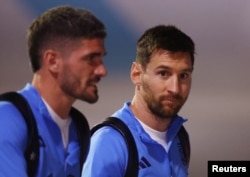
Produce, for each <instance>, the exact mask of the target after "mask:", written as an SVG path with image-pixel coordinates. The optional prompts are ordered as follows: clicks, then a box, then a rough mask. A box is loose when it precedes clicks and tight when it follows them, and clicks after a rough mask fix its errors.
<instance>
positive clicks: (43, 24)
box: [28, 6, 106, 72]
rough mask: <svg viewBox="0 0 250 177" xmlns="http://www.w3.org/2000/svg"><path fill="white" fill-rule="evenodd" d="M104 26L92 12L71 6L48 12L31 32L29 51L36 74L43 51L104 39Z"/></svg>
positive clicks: (39, 19)
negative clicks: (84, 41)
mask: <svg viewBox="0 0 250 177" xmlns="http://www.w3.org/2000/svg"><path fill="white" fill-rule="evenodd" d="M105 37H106V30H105V26H104V25H103V23H102V22H101V21H100V20H99V19H97V18H96V17H95V16H94V15H93V14H92V13H91V12H90V11H88V10H85V9H80V8H73V7H70V6H58V7H55V8H52V9H49V10H48V11H46V12H45V13H43V14H42V15H41V16H39V17H38V18H37V19H35V20H34V22H33V23H32V24H31V26H30V27H29V29H28V52H29V57H30V62H31V66H32V70H33V72H36V71H37V70H39V69H40V68H41V58H42V51H43V50H45V49H48V48H53V47H56V46H60V47H63V46H65V45H66V44H67V42H70V41H75V40H79V39H93V38H105Z"/></svg>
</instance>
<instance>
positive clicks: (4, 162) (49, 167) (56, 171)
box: [0, 84, 80, 177]
mask: <svg viewBox="0 0 250 177" xmlns="http://www.w3.org/2000/svg"><path fill="white" fill-rule="evenodd" d="M20 93H21V94H22V95H24V96H25V98H26V99H27V101H28V102H29V104H30V105H31V108H32V111H33V113H34V116H35V118H36V122H37V126H38V131H39V136H40V156H39V166H38V171H37V175H36V177H79V176H80V164H79V154H80V152H79V145H78V141H77V134H76V131H75V125H74V124H73V123H71V125H70V130H69V145H68V149H67V152H65V151H64V148H63V141H62V138H61V132H60V129H59V127H58V126H57V125H56V124H55V122H54V121H53V120H52V118H51V116H50V115H49V113H48V111H47V109H46V106H45V105H44V103H43V101H42V99H41V97H40V95H39V93H38V92H37V90H36V89H35V88H34V87H32V86H31V85H30V84H27V85H26V87H25V88H24V89H23V90H21V91H20ZM26 144H27V127H26V124H25V121H24V119H23V117H22V116H21V114H20V113H19V111H18V110H17V109H16V108H15V107H14V106H13V105H12V104H10V103H8V102H0V176H1V177H16V176H18V177H26V176H27V174H26V162H25V159H24V156H23V154H24V150H25V148H26Z"/></svg>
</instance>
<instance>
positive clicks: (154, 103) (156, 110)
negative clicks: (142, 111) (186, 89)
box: [142, 81, 187, 119]
mask: <svg viewBox="0 0 250 177" xmlns="http://www.w3.org/2000/svg"><path fill="white" fill-rule="evenodd" d="M142 89H143V90H144V92H145V94H144V95H143V98H144V100H145V102H146V104H147V107H148V109H149V110H150V111H151V113H153V115H155V116H157V117H159V118H160V119H172V118H174V117H175V116H176V115H177V114H178V112H179V111H180V109H181V108H182V106H183V104H184V103H185V101H186V99H187V98H183V97H182V96H181V95H179V94H173V93H168V95H166V96H165V95H164V96H160V97H159V98H156V97H155V95H154V91H153V90H152V89H151V87H150V86H149V84H148V83H147V82H145V81H143V83H142ZM167 100H171V101H172V102H171V103H167V104H164V101H167Z"/></svg>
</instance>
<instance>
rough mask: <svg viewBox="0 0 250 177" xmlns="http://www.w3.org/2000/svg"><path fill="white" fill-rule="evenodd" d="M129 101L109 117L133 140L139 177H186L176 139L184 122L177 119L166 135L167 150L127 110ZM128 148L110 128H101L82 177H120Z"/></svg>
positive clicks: (91, 146) (92, 141)
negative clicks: (121, 123)
mask: <svg viewBox="0 0 250 177" xmlns="http://www.w3.org/2000/svg"><path fill="white" fill-rule="evenodd" d="M129 105H130V102H127V103H125V104H124V106H123V108H121V109H120V110H118V111H117V112H115V113H114V114H113V115H112V116H115V117H118V118H120V119H122V120H123V121H124V122H125V123H126V124H127V126H128V127H129V129H130V131H131V132H132V134H133V136H134V139H135V141H136V145H137V149H138V153H139V175H138V177H187V176H188V168H187V166H186V164H185V161H184V160H183V159H184V155H183V153H182V152H183V150H182V147H181V145H180V141H179V138H178V136H177V133H178V130H179V129H180V127H181V125H182V124H183V123H184V122H185V121H186V119H183V118H181V117H179V116H176V117H175V118H174V119H173V121H172V123H171V124H170V126H169V128H168V132H167V143H168V149H167V152H166V150H165V149H164V148H163V147H162V146H161V145H160V144H158V143H157V142H155V141H154V140H153V139H152V138H151V137H150V136H149V135H148V134H147V133H146V132H145V131H144V129H143V128H142V126H141V125H140V123H139V122H138V120H137V119H136V118H135V117H134V115H133V113H132V112H131V110H130V108H129ZM127 159H128V153H127V147H126V144H125V141H124V139H123V137H122V136H121V135H120V134H119V132H117V131H116V130H114V129H112V128H111V127H107V126H106V127H102V128H100V129H99V130H97V131H96V132H95V133H94V135H93V136H92V138H91V145H90V151H89V155H88V158H87V160H86V162H85V164H84V167H83V171H82V177H123V176H124V174H125V170H126V166H127Z"/></svg>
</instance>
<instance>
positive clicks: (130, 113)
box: [82, 25, 195, 177]
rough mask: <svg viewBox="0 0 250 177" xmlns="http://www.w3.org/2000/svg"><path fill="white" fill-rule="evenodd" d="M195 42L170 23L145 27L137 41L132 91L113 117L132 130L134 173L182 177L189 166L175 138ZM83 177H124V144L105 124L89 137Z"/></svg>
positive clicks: (187, 85)
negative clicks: (135, 167) (136, 167)
mask: <svg viewBox="0 0 250 177" xmlns="http://www.w3.org/2000/svg"><path fill="white" fill-rule="evenodd" d="M194 53H195V46H194V42H193V41H192V39H191V38H190V37H189V36H187V35H186V34H185V33H183V32H182V31H180V30H179V29H177V28H176V27H175V26H172V25H169V26H165V25H158V26H155V27H153V28H150V29H148V30H147V31H146V32H145V33H144V34H143V35H142V36H141V37H140V39H139V40H138V42H137V56H136V60H135V62H133V64H132V67H131V73H130V76H131V80H132V82H133V84H134V85H135V94H134V97H133V99H132V101H131V102H126V103H125V104H124V106H123V107H122V108H121V109H120V110H118V111H117V112H115V113H114V114H113V115H112V117H117V118H119V119H121V120H122V121H123V122H124V123H125V124H126V125H127V127H128V128H129V130H130V131H131V133H132V135H133V138H134V140H135V142H136V146H137V150H138V158H139V167H138V170H139V175H138V176H139V177H145V176H150V177H187V176H188V165H187V164H186V163H185V162H184V161H183V156H184V154H183V150H182V149H181V148H180V139H179V137H178V136H177V134H178V131H179V129H180V128H181V126H182V124H183V123H184V122H185V121H186V119H184V118H182V117H180V116H179V115H178V112H179V110H180V109H181V107H182V106H183V104H184V103H185V101H186V100H187V98H188V95H189V91H190V88H191V80H192V77H191V76H192V71H193V65H194ZM91 143H92V144H91V146H90V151H89V156H88V158H87V160H86V162H85V165H84V168H83V172H82V177H100V176H102V177H123V176H124V175H125V171H126V167H127V163H128V151H127V147H126V143H125V141H124V139H123V137H122V136H121V134H119V133H118V131H116V130H114V129H113V128H111V127H110V126H105V127H102V128H100V129H99V130H97V131H96V132H95V133H94V134H93V136H92V138H91Z"/></svg>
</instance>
